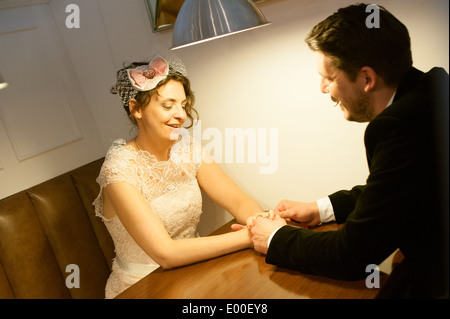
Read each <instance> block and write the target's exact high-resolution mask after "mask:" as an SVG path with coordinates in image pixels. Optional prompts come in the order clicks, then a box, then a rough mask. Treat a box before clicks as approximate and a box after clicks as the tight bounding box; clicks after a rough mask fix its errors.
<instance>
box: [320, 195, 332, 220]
mask: <svg viewBox="0 0 450 319" xmlns="http://www.w3.org/2000/svg"><path fill="white" fill-rule="evenodd" d="M316 203H317V206H319V215H320V222H321V223H329V222H334V221H336V217H335V216H334V210H333V205H332V204H331V200H330V198H329V197H324V198H321V199H318V200H316Z"/></svg>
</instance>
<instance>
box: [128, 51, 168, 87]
mask: <svg viewBox="0 0 450 319" xmlns="http://www.w3.org/2000/svg"><path fill="white" fill-rule="evenodd" d="M127 73H128V78H129V79H130V82H131V85H132V86H133V87H134V88H135V89H136V90H138V91H150V90H151V89H154V88H155V87H156V85H158V83H159V82H160V81H162V80H164V79H165V78H166V76H167V75H168V74H169V64H168V63H167V61H166V60H165V59H163V58H162V57H156V58H154V59H153V60H152V61H151V62H150V64H148V65H141V66H138V67H137V68H135V69H129V70H127Z"/></svg>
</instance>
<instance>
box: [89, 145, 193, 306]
mask: <svg viewBox="0 0 450 319" xmlns="http://www.w3.org/2000/svg"><path fill="white" fill-rule="evenodd" d="M200 152H201V147H200V145H199V144H197V143H195V142H194V141H193V140H192V139H191V138H190V137H189V136H184V137H182V136H180V138H179V140H178V141H177V143H176V144H175V145H174V146H173V147H172V149H171V151H170V158H169V160H168V161H162V162H158V161H157V160H156V157H155V156H153V155H151V154H150V153H149V152H146V151H141V150H139V151H138V150H136V149H134V148H133V147H132V146H127V145H126V141H125V140H124V139H118V140H116V141H114V143H113V145H112V146H111V148H110V149H109V151H108V153H107V154H106V157H105V162H104V164H103V166H102V169H101V171H100V175H99V177H98V178H97V182H98V183H99V185H100V194H99V195H98V197H97V199H96V200H95V201H94V203H93V204H94V206H95V212H96V215H97V216H100V217H101V218H102V219H103V221H104V223H105V225H106V227H107V229H108V231H109V233H110V234H111V237H112V239H113V241H114V245H115V252H116V257H115V258H114V260H113V265H112V272H111V275H110V277H109V278H108V281H107V283H106V288H105V297H106V298H114V297H115V296H117V295H118V294H119V293H121V292H122V291H123V290H125V289H126V288H128V287H129V286H131V285H133V284H134V283H135V282H137V281H138V280H140V279H141V278H143V277H144V276H145V275H147V274H148V273H150V272H152V271H154V270H155V269H157V268H158V267H159V265H158V264H157V263H156V262H155V261H154V260H152V259H151V258H150V257H149V256H148V255H147V254H146V253H145V252H144V251H143V250H142V249H141V248H140V247H139V246H138V245H137V243H136V242H135V241H134V240H133V238H132V237H131V236H130V234H129V233H128V232H127V231H126V229H125V228H124V226H123V225H122V223H121V221H120V219H119V218H118V217H117V215H116V216H114V217H113V218H110V219H108V218H106V217H105V216H104V215H103V197H102V191H103V188H104V187H105V186H107V185H108V184H111V183H117V182H127V183H130V184H131V185H134V186H135V187H136V188H137V189H138V190H139V191H140V192H141V193H142V195H143V196H144V198H145V200H146V201H147V203H148V205H149V206H150V207H151V209H152V211H153V213H154V214H155V215H156V216H158V217H159V219H160V220H161V222H162V223H163V225H164V227H165V228H166V230H167V232H168V233H169V235H170V236H171V237H172V239H182V238H191V237H195V232H196V228H197V224H198V222H199V220H200V215H201V213H202V197H201V192H200V188H199V186H198V183H197V179H196V176H197V171H198V169H199V167H200V163H201V161H200V160H195V159H196V158H199V155H200Z"/></svg>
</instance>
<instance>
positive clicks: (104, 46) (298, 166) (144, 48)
mask: <svg viewBox="0 0 450 319" xmlns="http://www.w3.org/2000/svg"><path fill="white" fill-rule="evenodd" d="M355 2H356V1H347V0H335V1H331V0H322V1H313V0H268V1H266V2H263V3H261V4H259V7H260V9H261V11H262V12H263V13H264V15H265V16H266V18H267V20H269V21H270V22H271V25H270V26H267V27H263V28H260V29H256V30H253V31H248V32H244V33H240V34H237V35H233V36H231V37H225V38H221V39H218V40H214V41H211V42H207V43H203V44H200V45H197V46H192V47H187V48H184V49H180V50H177V51H175V53H176V54H177V55H179V56H180V57H181V58H182V59H183V60H184V62H185V64H186V66H187V68H188V72H189V77H190V79H191V82H192V86H193V89H194V91H195V93H196V97H197V103H196V108H197V110H198V111H199V114H200V118H201V126H202V131H201V132H202V133H204V132H205V130H208V129H213V128H215V129H217V130H218V131H219V132H220V133H221V134H222V137H223V139H225V132H226V128H242V129H247V128H250V129H252V130H255V131H256V130H257V128H263V129H265V130H266V133H267V134H269V129H270V128H275V129H277V130H278V152H277V157H276V158H277V160H278V170H277V171H276V172H274V173H273V174H260V173H259V167H260V166H261V163H258V162H257V163H222V164H221V166H222V168H223V169H224V170H225V171H226V172H227V173H228V174H229V175H230V176H231V177H232V178H233V179H234V180H235V181H236V183H237V184H238V185H239V186H241V187H242V188H243V189H244V190H245V191H247V192H248V193H249V194H250V195H252V196H253V197H254V198H256V199H257V201H258V202H259V203H260V204H261V205H262V206H263V207H264V208H266V209H270V208H272V207H273V206H275V205H276V204H277V203H278V202H279V200H281V199H283V198H287V199H292V200H304V201H309V200H315V199H317V198H319V197H322V196H326V195H328V194H329V193H331V192H334V191H336V190H340V189H342V188H350V187H352V186H353V185H355V184H359V183H364V182H365V179H366V177H367V173H368V170H367V165H366V160H365V152H364V145H363V134H364V129H365V127H366V125H365V124H357V123H350V122H347V121H346V120H345V119H344V118H343V116H342V114H341V111H340V109H338V108H335V107H333V105H334V104H333V103H332V102H331V101H330V99H329V97H328V96H326V95H323V94H322V93H320V91H319V76H318V75H317V71H316V68H315V58H314V54H313V53H311V52H310V51H309V49H308V48H307V46H306V44H305V43H304V38H305V36H306V35H307V33H308V32H309V30H310V29H311V28H312V27H313V26H314V25H315V24H316V23H318V22H319V21H321V20H323V19H324V18H326V17H327V16H329V15H330V14H332V13H333V12H335V11H336V10H337V9H338V8H339V7H343V6H346V5H349V4H352V3H355ZM50 3H51V9H52V13H53V15H54V17H55V20H56V21H57V24H58V27H59V31H60V33H61V35H62V38H63V41H64V43H65V46H66V48H67V52H68V54H69V56H70V58H71V61H72V64H73V65H74V69H75V72H76V75H77V76H78V78H79V80H80V85H81V87H82V90H83V92H84V95H85V97H86V100H87V101H88V105H89V107H90V111H91V113H92V117H93V119H94V120H95V123H96V126H97V128H98V131H99V132H100V136H101V141H102V144H103V148H104V152H106V150H107V149H108V147H109V145H110V144H111V142H112V140H113V139H115V138H117V137H124V138H128V139H129V138H131V137H132V136H131V135H130V128H131V126H130V125H129V123H128V120H127V118H126V116H125V113H124V111H123V110H122V108H121V105H120V101H119V100H118V98H117V97H115V96H112V95H111V94H109V88H110V86H111V85H112V83H113V82H114V75H115V71H116V69H117V68H119V67H120V66H121V65H122V63H123V62H124V61H127V62H131V61H135V60H142V59H149V58H151V57H152V56H153V54H154V53H155V52H158V51H161V50H166V49H167V48H169V47H170V46H171V37H172V30H171V29H169V30H165V31H161V32H157V33H153V32H152V31H151V26H150V22H149V20H148V17H147V13H146V11H145V5H144V1H143V0H126V1H125V0H95V1H94V0H71V1H70V0H58V1H51V2H50ZM69 3H77V4H78V5H79V6H80V12H81V25H80V28H79V29H67V28H66V27H65V24H64V21H65V17H66V15H67V13H65V6H66V5H67V4H69ZM378 4H380V5H384V6H385V7H386V8H387V9H388V10H390V11H391V12H392V13H393V14H394V15H395V16H397V17H398V18H399V19H400V20H401V21H402V22H403V23H404V24H405V25H406V26H407V27H408V29H409V31H410V35H411V39H412V49H413V58H414V66H416V67H417V68H419V69H422V70H424V71H428V70H429V69H430V68H431V67H433V66H442V67H444V68H445V69H446V70H447V72H448V70H449V65H448V58H449V49H448V48H449V46H448V38H449V34H448V26H449V20H448V0H427V1H425V0H384V1H378ZM380 54H382V52H381V53H380ZM217 130H216V131H217ZM210 142H211V141H209V140H207V139H203V140H202V143H203V145H204V146H205V145H208V143H210ZM223 143H225V141H223ZM246 159H247V157H246ZM0 161H1V158H0ZM0 178H1V171H0ZM229 219H230V215H229V214H227V213H226V212H223V211H222V210H221V209H220V208H219V207H217V206H215V205H214V204H213V203H210V202H209V200H208V199H205V213H204V218H203V219H202V222H201V226H200V233H201V234H206V233H208V232H210V231H211V230H213V229H214V228H216V227H217V226H219V225H221V224H222V223H223V222H225V221H227V220H229Z"/></svg>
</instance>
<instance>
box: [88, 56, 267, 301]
mask: <svg viewBox="0 0 450 319" xmlns="http://www.w3.org/2000/svg"><path fill="white" fill-rule="evenodd" d="M111 92H112V93H114V94H118V95H119V96H120V98H121V99H122V104H123V106H124V108H125V110H126V111H127V114H128V116H129V117H130V119H131V121H132V122H133V123H134V124H135V125H136V126H137V128H138V133H137V136H136V137H135V138H134V139H132V140H130V141H128V142H127V141H125V140H124V139H119V140H116V141H114V143H113V145H112V146H111V148H110V149H109V151H108V153H107V155H106V157H105V162H104V164H103V166H102V169H101V172H100V175H99V177H98V179H97V182H98V183H99V185H100V193H99V195H98V197H97V199H96V200H95V201H94V206H95V210H96V214H97V215H98V216H100V217H101V218H102V220H103V221H104V223H105V225H106V227H107V229H108V231H109V233H110V234H111V237H112V239H113V241H114V245H115V252H116V257H115V258H114V260H113V265H112V272H111V275H110V277H109V278H108V281H107V284H106V288H105V297H106V298H114V297H115V296H117V295H118V294H119V293H121V292H122V291H123V290H125V289H126V288H127V287H129V286H131V285H132V284H134V283H135V282H137V281H138V280H139V279H141V278H143V277H144V276H145V275H147V274H149V273H150V272H152V271H154V270H155V269H157V268H158V267H160V266H161V267H162V268H164V269H170V268H174V267H179V266H183V265H187V264H191V263H195V262H198V261H202V260H206V259H209V258H214V257H217V256H220V255H223V254H227V253H230V252H234V251H237V250H241V249H244V248H248V247H251V246H252V241H251V234H250V233H249V230H248V229H247V228H243V229H240V230H237V231H234V232H231V233H227V234H223V235H217V236H208V237H196V236H195V231H196V227H197V224H198V222H199V220H200V215H201V213H202V197H201V191H200V189H202V190H203V191H204V192H205V193H206V194H207V195H208V196H209V197H210V198H211V199H212V200H214V201H215V202H216V203H218V204H219V205H221V206H222V207H223V208H224V209H226V210H227V211H228V212H230V213H231V214H232V215H233V216H234V217H235V218H236V219H237V221H238V222H239V223H241V224H246V221H247V219H248V218H249V217H251V216H252V215H255V214H256V213H259V212H261V211H262V209H261V207H260V206H259V205H258V204H257V203H256V201H255V200H253V199H252V198H250V197H249V196H248V195H247V194H245V193H244V192H243V191H242V190H241V189H240V188H239V187H238V186H237V185H236V184H235V183H234V182H233V181H232V180H231V179H230V178H229V177H228V176H227V175H226V174H225V173H224V172H223V171H222V170H221V168H220V167H219V166H218V165H217V164H216V163H215V162H214V161H213V160H212V158H211V157H209V156H208V154H206V153H205V152H202V149H201V146H200V145H199V144H197V143H196V142H195V141H194V140H193V139H191V138H190V137H189V136H183V135H182V134H180V130H182V125H183V124H184V123H185V121H186V120H187V118H189V119H190V120H191V122H192V121H193V117H194V116H193V115H194V114H197V112H196V111H195V109H194V108H193V104H194V95H193V92H192V91H191V89H190V82H189V80H188V78H187V77H186V71H185V68H184V65H183V64H182V62H181V61H179V60H177V59H176V58H174V57H171V58H167V57H166V58H164V57H162V56H158V57H156V58H154V59H153V60H152V61H151V62H150V63H132V64H131V65H130V66H128V67H125V68H123V69H121V70H119V71H118V72H117V83H116V84H115V86H114V87H113V88H112V89H111ZM191 126H192V124H191ZM199 154H201V156H198V155H199Z"/></svg>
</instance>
